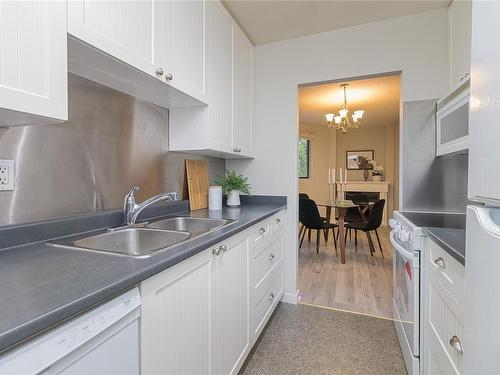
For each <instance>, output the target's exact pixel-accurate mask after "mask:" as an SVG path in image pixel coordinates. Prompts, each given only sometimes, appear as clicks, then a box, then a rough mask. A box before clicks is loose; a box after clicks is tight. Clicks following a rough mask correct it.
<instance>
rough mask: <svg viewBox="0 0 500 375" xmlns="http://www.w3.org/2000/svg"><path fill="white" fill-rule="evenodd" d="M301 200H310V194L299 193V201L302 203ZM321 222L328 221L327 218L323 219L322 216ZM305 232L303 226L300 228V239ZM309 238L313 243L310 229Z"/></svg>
mask: <svg viewBox="0 0 500 375" xmlns="http://www.w3.org/2000/svg"><path fill="white" fill-rule="evenodd" d="M301 199H310V198H309V195H308V194H306V193H299V201H300V200H301ZM299 216H300V205H299ZM321 220H323V221H326V217H323V216H322V217H321ZM303 230H304V231H305V230H306V229H305V227H304V226H303V225H302V226H301V227H300V230H299V238H300V236H301V235H302V231H303ZM307 237H308V240H309V242H311V230H310V229H309V233H308V236H307Z"/></svg>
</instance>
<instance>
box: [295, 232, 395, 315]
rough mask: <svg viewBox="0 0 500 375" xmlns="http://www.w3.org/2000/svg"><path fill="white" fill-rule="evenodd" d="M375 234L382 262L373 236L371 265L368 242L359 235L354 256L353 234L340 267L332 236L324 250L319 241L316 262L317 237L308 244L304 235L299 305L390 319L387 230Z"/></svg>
mask: <svg viewBox="0 0 500 375" xmlns="http://www.w3.org/2000/svg"><path fill="white" fill-rule="evenodd" d="M314 232H315V231H314ZM378 232H379V236H380V242H381V244H382V249H383V250H384V257H385V259H382V256H381V254H380V249H379V248H378V244H377V241H376V238H375V236H374V235H373V236H372V238H373V240H374V243H375V248H376V253H375V255H374V257H373V264H372V259H371V257H370V250H369V247H368V240H367V238H366V235H365V234H364V233H362V232H358V251H357V253H356V252H355V246H354V232H353V235H352V241H349V237H348V238H347V242H346V264H341V263H340V254H339V256H338V257H336V256H335V248H334V246H333V241H332V239H331V236H330V238H329V241H328V245H327V246H325V240H324V238H322V240H321V248H320V256H319V259H318V260H317V259H316V234H315V233H314V235H313V236H312V239H311V243H309V242H308V241H307V235H306V238H305V239H304V243H303V244H302V247H301V248H300V249H299V296H300V303H305V304H312V305H318V306H325V307H332V308H336V309H341V310H346V311H352V312H357V313H363V314H369V315H374V316H378V317H385V318H392V247H391V244H390V241H389V230H388V227H382V228H380V229H379V231H378ZM330 233H331V232H330Z"/></svg>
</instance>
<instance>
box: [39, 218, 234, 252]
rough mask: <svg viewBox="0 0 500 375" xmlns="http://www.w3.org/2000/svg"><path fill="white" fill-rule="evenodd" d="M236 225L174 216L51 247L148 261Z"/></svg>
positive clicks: (232, 221)
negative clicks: (173, 247) (169, 250)
mask: <svg viewBox="0 0 500 375" xmlns="http://www.w3.org/2000/svg"><path fill="white" fill-rule="evenodd" d="M234 222H235V220H226V219H209V218H198V217H174V218H169V219H163V220H159V221H154V222H151V223H146V224H139V225H141V226H140V227H128V226H127V227H120V228H115V229H109V230H107V231H106V232H104V233H99V234H95V235H91V236H88V237H83V238H79V239H77V240H72V239H62V240H58V241H54V242H49V243H48V244H50V245H53V246H59V247H69V248H77V249H83V250H90V251H98V252H106V253H113V254H119V255H127V256H131V257H136V258H145V257H149V256H151V255H153V254H155V253H157V252H159V251H164V250H167V249H168V248H170V247H172V246H173V245H175V244H178V243H180V242H184V241H187V240H189V239H193V238H196V237H199V236H201V235H203V234H206V233H209V232H211V231H214V230H217V229H220V228H222V227H224V226H226V225H229V224H231V223H234Z"/></svg>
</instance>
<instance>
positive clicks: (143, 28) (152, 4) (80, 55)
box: [68, 0, 206, 108]
mask: <svg viewBox="0 0 500 375" xmlns="http://www.w3.org/2000/svg"><path fill="white" fill-rule="evenodd" d="M204 12H205V1H203V0H198V1H168V2H164V1H159V0H154V1H92V0H72V1H69V2H68V33H69V34H70V38H69V45H68V46H69V47H68V48H69V71H70V72H71V73H75V74H77V75H80V76H83V77H85V78H87V79H90V80H93V81H97V82H100V83H102V84H105V85H107V86H110V87H112V88H114V89H117V90H119V91H123V92H125V93H127V94H130V95H133V96H136V97H138V98H141V99H144V100H147V101H149V102H152V103H155V104H158V105H160V106H162V107H165V108H179V107H180V108H185V107H191V106H200V105H205V104H206V97H205V76H204V64H205V60H204V53H205V25H204Z"/></svg>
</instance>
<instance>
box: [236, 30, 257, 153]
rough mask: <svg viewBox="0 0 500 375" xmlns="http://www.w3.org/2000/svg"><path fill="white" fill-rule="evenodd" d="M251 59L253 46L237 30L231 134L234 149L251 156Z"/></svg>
mask: <svg viewBox="0 0 500 375" xmlns="http://www.w3.org/2000/svg"><path fill="white" fill-rule="evenodd" d="M252 58H253V45H252V43H250V41H249V40H248V38H247V37H246V36H245V34H243V32H242V31H241V30H240V29H239V28H238V27H235V28H234V43H233V69H234V79H233V90H234V93H233V98H234V99H233V100H234V111H233V132H234V148H235V149H236V150H237V151H236V152H237V153H241V154H243V155H251V154H252V95H253V92H252Z"/></svg>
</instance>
